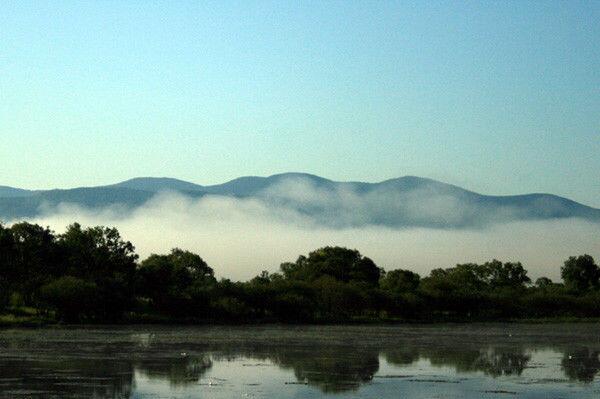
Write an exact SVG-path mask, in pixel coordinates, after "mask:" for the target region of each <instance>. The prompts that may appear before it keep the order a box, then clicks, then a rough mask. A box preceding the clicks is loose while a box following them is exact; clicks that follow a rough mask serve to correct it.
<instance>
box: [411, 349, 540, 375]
mask: <svg viewBox="0 0 600 399" xmlns="http://www.w3.org/2000/svg"><path fill="white" fill-rule="evenodd" d="M421 356H422V357H426V358H427V359H429V361H430V362H431V364H432V365H434V366H453V367H454V368H455V369H456V371H457V372H459V373H467V372H475V371H481V372H483V373H484V374H486V375H489V376H492V377H499V376H502V375H521V373H523V370H524V369H525V367H527V363H528V362H529V360H530V359H531V356H529V355H528V354H526V353H525V349H524V348H493V347H489V348H483V349H480V350H464V349H462V350H461V348H460V347H457V348H455V349H452V350H442V351H433V352H430V353H427V352H425V353H422V354H421Z"/></svg>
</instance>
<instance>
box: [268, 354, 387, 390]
mask: <svg viewBox="0 0 600 399" xmlns="http://www.w3.org/2000/svg"><path fill="white" fill-rule="evenodd" d="M274 360H275V361H274V362H275V364H277V365H279V366H281V367H283V368H291V369H293V370H294V375H295V376H296V378H297V379H298V381H301V382H306V383H307V384H309V385H312V386H316V387H318V388H319V389H321V390H322V391H323V392H326V393H335V392H344V391H348V390H354V389H357V388H358V387H359V386H360V385H361V384H364V383H367V382H370V381H371V380H372V379H373V375H374V374H375V373H376V372H377V370H379V358H378V352H377V351H367V350H358V351H357V350H355V349H352V348H322V349H320V350H318V351H314V352H312V353H302V352H295V351H290V352H283V353H282V354H280V356H279V358H277V359H274Z"/></svg>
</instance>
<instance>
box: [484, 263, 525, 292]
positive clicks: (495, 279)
mask: <svg viewBox="0 0 600 399" xmlns="http://www.w3.org/2000/svg"><path fill="white" fill-rule="evenodd" d="M483 269H484V273H485V279H486V280H487V283H488V284H489V285H490V288H506V287H510V288H523V287H525V285H526V284H529V283H530V282H531V279H530V278H529V277H527V271H526V270H525V269H524V268H523V265H522V264H521V262H516V263H513V262H506V263H502V262H500V261H499V260H496V259H494V260H492V261H491V262H486V263H484V264H483Z"/></svg>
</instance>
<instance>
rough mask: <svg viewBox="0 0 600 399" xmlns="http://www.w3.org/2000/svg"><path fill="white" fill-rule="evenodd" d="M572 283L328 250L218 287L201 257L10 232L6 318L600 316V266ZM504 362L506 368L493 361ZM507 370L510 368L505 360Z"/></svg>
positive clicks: (95, 232)
mask: <svg viewBox="0 0 600 399" xmlns="http://www.w3.org/2000/svg"><path fill="white" fill-rule="evenodd" d="M561 275H562V277H563V280H564V284H562V283H554V282H552V281H551V280H550V279H548V278H546V277H541V278H539V279H537V280H536V282H535V285H532V284H531V280H530V279H529V277H528V276H527V271H526V270H525V268H524V267H523V265H521V263H518V262H517V263H514V262H505V263H503V262H500V261H498V260H492V261H490V262H486V263H483V264H476V263H466V264H459V265H456V266H454V267H450V268H445V269H441V268H440V269H434V270H432V271H431V273H430V274H429V275H428V276H426V277H424V278H421V277H420V276H419V275H418V274H416V273H414V272H411V271H409V270H404V269H397V270H391V271H388V272H385V271H383V269H381V268H379V267H378V266H377V265H376V264H375V263H374V262H373V261H372V260H371V259H369V258H367V257H365V256H363V255H362V254H361V253H360V252H359V251H357V250H354V249H347V248H342V247H324V248H320V249H317V250H315V251H312V252H310V253H309V254H308V255H307V256H304V255H302V256H300V257H298V259H297V260H296V261H295V262H285V263H282V264H281V273H272V274H270V273H268V272H262V273H261V274H260V275H258V276H256V277H255V278H253V279H251V280H249V281H247V282H233V281H230V280H227V279H222V280H220V281H218V280H217V279H216V278H215V276H214V271H213V269H212V268H211V267H210V266H209V265H208V264H207V263H206V262H205V261H204V260H203V259H202V258H201V257H200V256H199V255H197V254H194V253H192V252H189V251H185V250H181V249H177V248H176V249H173V250H172V251H171V252H170V253H169V254H167V255H157V254H155V255H151V256H150V257H148V258H147V259H145V260H144V261H142V262H138V256H137V255H136V254H135V248H134V247H133V245H132V244H131V243H130V242H129V241H125V240H123V239H122V238H121V236H120V234H119V232H118V231H117V230H116V229H114V228H107V227H91V228H82V227H81V226H80V225H79V224H73V225H71V226H69V227H68V228H67V230H66V232H65V233H64V234H55V233H54V232H53V231H51V230H50V229H48V228H44V227H42V226H39V225H35V224H29V223H18V224H14V225H12V226H11V227H5V226H2V225H0V309H3V310H4V311H8V310H10V309H15V308H18V307H19V306H27V307H31V308H35V309H38V312H40V313H43V314H44V315H46V316H47V317H55V318H56V320H63V321H67V322H113V321H118V320H165V321H169V320H171V321H192V322H202V321H221V322H231V321H233V322H257V321H282V322H343V321H385V320H431V321H437V320H497V319H509V318H545V317H600V268H599V267H598V266H597V265H596V263H595V261H594V259H593V258H592V257H591V256H589V255H582V256H578V257H570V258H569V259H567V260H566V261H565V263H564V266H563V267H562V269H561ZM494 361H496V360H494ZM498 361H500V362H501V361H504V359H499V360H498Z"/></svg>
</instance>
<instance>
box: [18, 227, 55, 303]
mask: <svg viewBox="0 0 600 399" xmlns="http://www.w3.org/2000/svg"><path fill="white" fill-rule="evenodd" d="M10 232H11V234H12V236H13V240H12V241H13V245H14V251H15V262H16V267H17V268H18V274H19V283H18V285H17V286H15V287H14V288H15V291H17V292H18V293H19V294H20V295H21V296H22V297H23V299H24V300H25V302H26V303H27V304H33V300H34V298H33V297H34V294H35V293H36V292H37V290H38V289H39V287H41V286H42V285H43V284H45V283H46V282H48V281H49V279H51V278H52V277H53V276H58V275H60V270H59V267H60V265H61V263H62V259H61V258H60V254H59V250H58V247H57V245H56V237H55V235H54V232H53V231H52V230H50V229H49V228H44V227H42V226H40V225H37V224H31V223H27V222H23V223H16V224H14V225H12V227H11V228H10Z"/></svg>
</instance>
